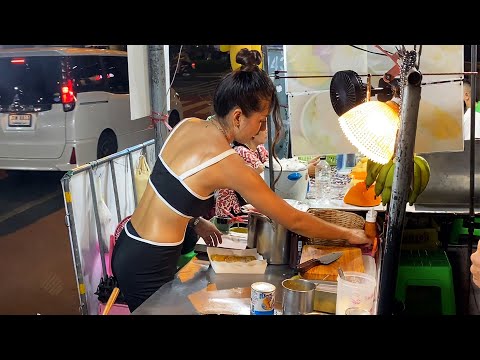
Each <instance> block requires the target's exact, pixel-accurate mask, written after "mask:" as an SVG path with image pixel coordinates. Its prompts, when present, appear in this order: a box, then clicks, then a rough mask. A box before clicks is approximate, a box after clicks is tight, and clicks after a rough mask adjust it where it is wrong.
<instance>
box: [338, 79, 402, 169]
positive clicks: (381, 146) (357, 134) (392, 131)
mask: <svg viewBox="0 0 480 360" xmlns="http://www.w3.org/2000/svg"><path fill="white" fill-rule="evenodd" d="M396 92H397V88H396V82H391V83H387V82H386V81H385V80H384V79H380V81H379V87H378V88H372V87H371V84H370V77H369V82H368V84H364V83H363V82H362V79H361V78H360V76H359V75H358V74H357V73H356V72H355V71H352V70H344V71H339V72H337V73H335V75H334V76H333V78H332V82H331V83H330V100H331V103H332V106H333V109H334V110H335V112H336V113H337V115H339V119H338V121H339V123H340V127H341V129H342V131H343V133H344V134H345V136H346V137H347V138H348V140H349V141H350V142H351V143H352V144H353V145H354V146H355V147H356V148H357V149H358V151H359V152H360V153H362V154H363V155H364V156H366V157H368V158H369V159H371V160H372V161H375V162H377V163H380V164H386V163H387V162H388V161H389V160H390V159H391V158H392V156H393V153H394V146H395V139H396V136H397V130H398V127H399V124H400V118H399V104H398V98H394V94H395V93H396ZM375 95H376V96H377V99H378V100H376V101H366V100H370V96H375Z"/></svg>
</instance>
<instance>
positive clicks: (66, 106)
mask: <svg viewBox="0 0 480 360" xmlns="http://www.w3.org/2000/svg"><path fill="white" fill-rule="evenodd" d="M61 97H62V104H63V110H64V111H65V112H66V111H72V110H73V109H74V108H75V101H76V98H75V92H74V91H73V81H72V80H71V79H68V80H67V81H66V82H65V83H64V84H62V88H61Z"/></svg>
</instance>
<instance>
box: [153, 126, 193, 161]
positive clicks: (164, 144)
mask: <svg viewBox="0 0 480 360" xmlns="http://www.w3.org/2000/svg"><path fill="white" fill-rule="evenodd" d="M188 119H189V118H185V119H183V120H182V121H180V122H179V123H178V124H177V125H176V126H175V127H174V128H173V129H172V131H170V134H168V136H167V138H166V139H165V142H164V143H163V146H162V148H161V149H160V153H159V154H158V156H160V155H161V154H162V152H163V149H164V148H165V146H166V145H167V143H168V140H170V138H171V137H172V135H173V133H174V132H175V131H176V130H177V129H178V128H179V127H180V125H182V124H183V123H184V122H185V121H186V120H188Z"/></svg>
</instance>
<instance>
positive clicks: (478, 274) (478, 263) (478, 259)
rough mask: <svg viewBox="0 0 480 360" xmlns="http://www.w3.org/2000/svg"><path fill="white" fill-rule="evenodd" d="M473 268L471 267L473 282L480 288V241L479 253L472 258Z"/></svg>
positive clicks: (479, 244)
mask: <svg viewBox="0 0 480 360" xmlns="http://www.w3.org/2000/svg"><path fill="white" fill-rule="evenodd" d="M470 260H472V266H470V272H471V273H472V280H473V282H474V283H475V285H477V286H478V287H480V241H479V242H478V245H477V251H475V252H474V253H473V254H472V255H471V256H470Z"/></svg>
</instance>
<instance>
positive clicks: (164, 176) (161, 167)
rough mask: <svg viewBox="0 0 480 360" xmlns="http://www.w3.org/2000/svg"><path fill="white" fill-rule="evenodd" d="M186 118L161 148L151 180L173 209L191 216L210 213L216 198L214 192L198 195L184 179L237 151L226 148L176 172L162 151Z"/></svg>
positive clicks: (188, 216)
mask: <svg viewBox="0 0 480 360" xmlns="http://www.w3.org/2000/svg"><path fill="white" fill-rule="evenodd" d="M185 120H188V119H184V120H182V121H181V122H180V123H179V124H177V126H175V128H174V129H173V130H172V132H171V133H170V135H169V136H168V138H167V139H166V140H165V143H164V144H163V146H162V149H161V150H160V154H158V159H157V161H156V162H155V166H154V167H153V171H152V173H151V175H150V179H149V182H150V185H151V186H152V188H153V190H154V191H155V193H156V194H157V196H158V197H159V198H160V199H161V200H162V201H163V202H164V203H165V204H166V205H167V206H168V207H169V208H170V209H172V210H173V211H174V212H176V213H177V214H178V215H181V216H184V217H187V218H191V217H197V216H201V215H203V214H205V213H208V212H209V211H210V210H211V209H212V208H213V206H214V205H215V200H214V198H213V194H210V195H209V196H201V195H198V194H197V193H196V192H195V191H193V190H192V189H191V188H190V187H189V186H188V185H187V184H185V181H184V180H185V179H186V178H188V177H189V176H192V175H194V174H196V173H197V172H199V171H201V170H203V169H205V168H207V167H209V166H211V165H213V164H216V163H217V162H219V161H221V160H223V159H225V158H226V157H227V156H229V155H231V154H236V152H235V150H234V149H229V150H226V151H224V152H223V153H221V154H218V155H217V156H215V157H213V158H211V159H210V160H207V161H205V162H203V163H201V164H200V165H198V166H195V167H194V168H193V169H190V170H187V171H185V172H184V173H182V174H180V175H177V174H175V173H174V172H173V171H172V169H170V168H169V166H168V165H167V164H166V163H165V161H164V160H163V159H162V152H163V149H164V148H165V146H166V145H167V143H168V141H169V140H170V138H171V137H172V135H173V133H174V132H175V130H177V129H178V128H179V127H180V126H181V125H182V124H183V123H184V122H185Z"/></svg>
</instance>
